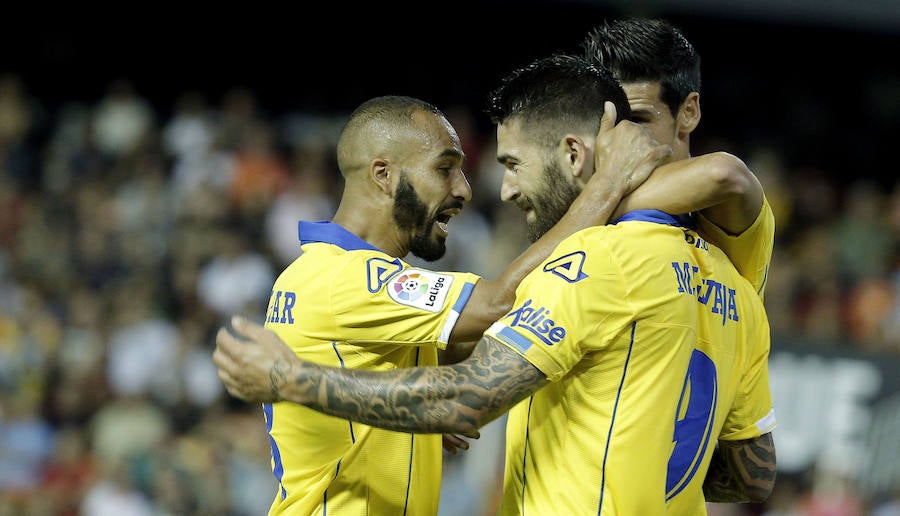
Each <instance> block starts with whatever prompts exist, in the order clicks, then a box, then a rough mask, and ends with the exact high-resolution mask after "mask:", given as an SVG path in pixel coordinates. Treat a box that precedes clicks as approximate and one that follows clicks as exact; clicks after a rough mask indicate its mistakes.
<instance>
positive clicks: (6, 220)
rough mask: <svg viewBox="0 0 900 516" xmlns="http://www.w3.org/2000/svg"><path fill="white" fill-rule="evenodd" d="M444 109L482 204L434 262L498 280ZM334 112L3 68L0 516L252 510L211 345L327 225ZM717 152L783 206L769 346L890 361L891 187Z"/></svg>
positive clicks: (895, 203)
mask: <svg viewBox="0 0 900 516" xmlns="http://www.w3.org/2000/svg"><path fill="white" fill-rule="evenodd" d="M441 107H442V108H444V109H445V111H446V112H447V114H448V117H449V118H450V120H451V122H452V123H453V124H454V125H455V126H456V128H457V130H458V131H459V132H460V136H461V138H462V140H463V148H464V150H465V152H466V154H467V174H468V175H469V180H470V183H471V184H472V187H473V192H474V194H473V201H472V203H471V206H469V208H468V209H466V210H463V214H462V215H460V216H459V217H457V218H455V219H454V220H453V221H452V222H451V228H450V229H451V231H450V238H449V242H448V253H447V255H446V256H445V257H444V258H442V259H441V260H440V261H439V262H437V263H431V264H428V265H429V266H430V267H433V268H440V269H445V270H468V271H473V272H477V273H480V274H482V275H485V276H488V277H495V276H496V275H497V274H498V273H499V272H500V271H501V270H502V269H503V267H504V266H505V265H506V264H508V263H509V262H510V261H511V260H512V259H513V258H514V257H515V256H517V255H518V254H519V253H520V252H521V251H522V249H523V248H524V246H525V245H527V241H526V240H525V237H524V230H523V224H522V221H521V215H520V214H519V213H518V212H517V211H516V210H515V209H514V208H513V207H510V206H506V205H503V204H502V203H500V202H499V187H500V180H501V176H502V169H501V168H500V167H499V165H497V163H496V161H495V160H494V152H493V148H492V145H493V137H494V136H493V133H491V132H489V131H485V130H484V129H482V127H483V124H480V123H479V117H482V116H483V115H482V114H481V113H478V112H477V111H473V110H472V109H470V108H467V107H464V106H441ZM348 115H349V112H347V113H330V114H322V113H312V112H278V111H270V110H267V109H266V108H264V107H263V106H262V105H261V103H260V102H259V100H258V98H257V97H256V96H255V95H254V92H252V91H250V90H246V89H233V90H230V91H228V92H227V93H226V94H224V95H222V96H221V98H210V97H209V96H207V95H204V94H203V93H201V92H185V93H183V94H182V95H181V96H179V97H178V99H177V100H176V101H175V102H173V105H171V106H159V105H154V104H152V103H151V102H150V100H149V99H148V98H146V97H145V96H143V95H142V93H141V92H140V90H139V89H138V88H137V86H136V85H135V84H133V83H131V82H129V81H128V80H119V81H115V82H113V83H111V84H110V85H109V87H108V90H107V91H106V92H105V93H104V94H103V95H102V98H100V99H99V100H97V101H96V102H83V101H80V102H75V101H73V102H71V103H62V104H59V105H54V106H48V105H44V104H42V103H41V101H40V99H38V98H35V97H34V96H32V95H31V93H30V91H29V89H28V87H27V84H25V82H24V81H23V80H22V78H21V77H19V76H16V75H6V76H3V77H0V242H2V245H0V515H5V514H16V515H19V514H53V515H75V514H83V515H85V516H97V515H109V514H116V515H145V514H146V515H169V514H171V515H176V514H177V515H181V514H198V515H206V514H209V515H212V514H216V515H235V516H238V515H260V514H265V512H266V510H267V508H268V505H269V503H270V501H271V499H272V497H273V495H274V489H275V484H274V479H273V477H272V475H271V472H270V470H269V450H268V441H267V439H266V436H265V427H264V424H263V419H262V414H261V411H260V410H259V408H258V407H256V406H248V405H247V404H244V403H241V402H238V401H236V400H233V399H231V398H230V397H229V396H228V395H227V393H225V392H224V390H223V388H222V386H221V384H220V383H219V380H218V378H217V376H216V370H215V368H214V366H213V364H212V362H211V353H212V349H213V346H214V334H215V331H216V330H217V329H218V328H219V326H220V325H222V324H223V323H224V322H225V321H226V320H227V318H228V316H229V315H231V314H234V313H243V314H245V315H248V316H249V317H251V318H255V319H258V320H259V319H261V317H262V315H263V313H264V311H265V307H266V304H267V301H268V297H269V291H270V288H271V285H272V283H273V282H274V279H275V277H276V275H277V274H278V273H279V271H280V270H281V269H282V268H283V267H285V266H286V265H287V264H288V263H290V262H291V261H292V260H293V259H294V258H295V257H296V256H297V255H298V254H299V253H300V248H299V245H298V242H297V221H298V220H299V219H305V220H320V219H327V218H330V217H331V215H332V214H333V212H334V209H335V208H336V204H337V202H338V199H339V195H340V193H341V189H342V183H341V177H340V175H339V173H338V172H337V168H336V164H335V156H334V154H335V149H334V145H335V143H336V140H337V136H338V134H339V131H340V129H341V127H342V124H343V122H344V120H346V117H347V116H348ZM712 141H713V139H710V140H709V142H712ZM714 141H715V147H716V148H718V149H723V150H729V151H732V152H735V153H736V154H738V155H740V156H742V157H743V158H744V159H745V161H746V162H747V163H748V165H749V166H750V168H751V169H752V170H754V172H755V173H756V174H757V176H758V177H759V179H760V181H761V182H762V184H763V186H764V188H765V190H766V193H767V196H768V198H769V201H770V202H771V204H772V206H773V209H774V210H775V216H776V221H777V223H778V228H777V234H776V246H775V254H774V258H773V265H772V269H771V271H770V275H769V279H768V287H767V294H766V305H767V309H768V312H769V317H770V321H771V326H772V330H773V334H774V336H775V340H774V344H773V345H774V346H777V345H778V337H779V336H787V337H791V338H793V339H801V340H804V341H807V342H809V343H812V344H814V345H817V346H824V347H830V348H842V347H843V348H853V349H855V350H858V351H862V352H865V353H872V354H882V353H886V354H892V355H900V180H898V181H897V182H896V183H895V184H887V185H886V184H884V182H883V181H879V180H878V179H875V178H867V177H866V176H865V175H862V174H859V173H858V172H859V171H841V172H842V173H845V175H844V177H838V175H836V174H835V173H834V172H831V173H826V171H823V170H818V169H816V168H813V167H805V168H796V167H794V168H789V167H788V166H787V165H786V162H785V160H784V159H783V158H782V156H781V155H780V154H779V152H778V151H777V150H776V149H772V148H766V147H754V148H743V147H740V146H739V145H740V143H739V142H728V141H725V140H723V139H721V138H718V139H715V140H714ZM697 145H698V146H697V148H696V149H695V152H696V153H699V152H703V151H704V150H713V144H712V143H704V142H698V144H697ZM704 146H706V147H709V149H704V148H703V147H704ZM851 174H852V177H851ZM689 187H690V185H685V188H689ZM410 261H411V262H412V263H416V264H423V265H424V263H423V262H418V261H417V260H416V259H415V258H412V257H410ZM301 303H302V302H301ZM301 306H302V304H301ZM499 438H500V439H502V433H501V435H500V437H499ZM479 444H482V443H477V442H476V443H474V446H477V445H479ZM461 460H462V459H459V458H456V457H454V458H453V459H452V460H450V461H448V468H449V469H448V474H447V482H448V483H450V482H453V481H455V480H459V479H460V478H461V477H466V478H468V479H469V480H471V479H472V478H473V477H472V475H471V474H465V473H460V474H458V475H455V474H454V473H453V471H457V470H458V471H460V472H464V471H465V468H464V467H463V466H461V465H460V464H461V463H460V461H461ZM492 460H493V459H492ZM491 482H492V481H491ZM489 487H491V489H493V487H494V486H493V484H492V485H491V486H489ZM847 489H849V490H850V493H851V495H852V485H851V486H847ZM485 491H486V492H487V491H489V490H487V489H486V490H485ZM816 496H817V494H816V491H815V490H812V489H800V488H798V489H795V490H794V491H793V492H792V498H791V499H788V500H787V501H784V500H782V499H779V500H778V503H779V504H781V505H780V507H781V508H782V509H778V510H776V508H774V506H773V507H745V508H742V509H735V511H736V512H727V514H751V513H752V514H764V513H765V514H770V515H773V516H774V515H776V514H778V515H786V514H804V515H806V514H809V515H812V514H826V512H822V511H819V512H816V509H815V502H816ZM850 498H851V500H854V502H853V503H855V505H851V506H850V509H848V510H850V511H851V512H846V513H828V514H864V513H866V512H864V511H868V510H872V509H873V505H874V504H875V501H872V500H865V499H861V498H857V499H853V497H852V496H851V497H850ZM471 500H475V501H477V502H478V503H483V504H490V503H491V496H490V494H484V496H480V495H479V496H474V497H470V501H471ZM773 504H774V502H773ZM804 504H805V505H804ZM443 507H444V506H442V511H443V510H444V509H443ZM810 507H812V508H810ZM783 508H787V509H783ZM718 510H719V511H723V512H719V513H718V514H726V512H724V511H725V509H724V508H723V509H718ZM447 511H448V512H447V514H448V515H449V514H451V512H449V511H450V509H447ZM466 511H467V512H466V514H472V510H471V509H466ZM788 511H796V512H788ZM804 511H806V512H804ZM458 514H462V513H458ZM885 514H887V513H885ZM893 514H896V512H895V513H893Z"/></svg>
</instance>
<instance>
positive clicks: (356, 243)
mask: <svg viewBox="0 0 900 516" xmlns="http://www.w3.org/2000/svg"><path fill="white" fill-rule="evenodd" d="M297 233H298V235H299V236H300V245H304V244H309V243H312V242H323V243H326V244H334V245H336V246H338V247H340V248H341V249H345V250H347V251H362V250H370V251H381V249H378V248H377V247H375V246H373V245H372V244H370V243H368V242H366V241H365V240H363V239H362V238H359V237H358V236H356V235H354V234H353V233H351V232H349V231H347V230H346V229H344V228H343V227H341V226H340V225H338V224H335V223H334V222H331V221H330V220H320V221H317V222H310V221H305V220H301V221H300V223H299V224H297Z"/></svg>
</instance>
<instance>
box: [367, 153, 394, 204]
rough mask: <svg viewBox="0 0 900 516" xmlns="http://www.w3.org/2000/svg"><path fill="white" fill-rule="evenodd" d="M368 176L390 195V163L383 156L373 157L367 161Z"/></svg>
mask: <svg viewBox="0 0 900 516" xmlns="http://www.w3.org/2000/svg"><path fill="white" fill-rule="evenodd" d="M369 177H370V178H372V182H373V183H375V185H376V186H377V187H378V188H379V189H380V190H381V191H382V192H384V193H385V194H387V195H392V194H391V192H392V191H393V188H392V187H391V163H390V161H388V160H386V159H384V158H376V159H373V160H372V162H371V163H369Z"/></svg>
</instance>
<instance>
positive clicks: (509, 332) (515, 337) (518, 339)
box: [497, 326, 531, 354]
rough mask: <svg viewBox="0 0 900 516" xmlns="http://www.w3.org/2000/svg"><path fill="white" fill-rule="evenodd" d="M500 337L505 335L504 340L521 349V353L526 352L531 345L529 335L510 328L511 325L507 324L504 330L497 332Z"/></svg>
mask: <svg viewBox="0 0 900 516" xmlns="http://www.w3.org/2000/svg"><path fill="white" fill-rule="evenodd" d="M497 336H498V337H503V342H506V343H507V344H511V345H512V346H513V347H514V348H516V349H517V350H519V353H522V354H525V352H527V351H528V348H530V347H531V341H530V340H528V338H527V337H525V336H523V335H521V334H520V333H519V332H517V331H516V330H514V329H512V328H510V327H509V326H505V327H504V328H503V329H502V330H500V331H499V332H497Z"/></svg>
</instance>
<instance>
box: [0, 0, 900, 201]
mask: <svg viewBox="0 0 900 516" xmlns="http://www.w3.org/2000/svg"><path fill="white" fill-rule="evenodd" d="M767 4H771V5H767ZM782 4H785V3H784V2H766V1H765V0H760V1H757V2H734V1H724V0H723V1H720V2H712V1H704V0H691V1H687V0H684V1H681V2H674V1H673V2H666V1H661V0H657V1H651V0H644V1H640V2H624V1H622V2H617V1H607V2H601V1H593V2H573V1H559V2H549V1H541V2H508V1H490V2H479V3H476V2H446V3H426V2H422V3H391V4H381V3H368V4H363V5H362V6H359V5H354V4H348V3H330V4H327V5H326V4H312V3H308V2H307V3H303V4H294V5H292V6H291V7H290V8H286V7H284V6H274V5H266V4H247V3H244V4H231V6H230V7H224V6H222V7H221V8H218V9H213V8H210V9H209V10H208V11H190V10H188V6H187V5H169V6H166V5H165V4H162V5H157V4H154V5H153V6H152V8H149V7H147V8H142V7H140V6H135V5H130V6H128V10H127V12H126V11H125V10H122V11H118V10H114V9H110V10H108V11H97V12H96V13H93V14H89V13H86V12H84V11H83V10H80V11H73V12H71V13H67V12H60V11H55V12H54V13H53V16H52V19H44V18H42V17H41V16H42V15H41V14H40V13H35V14H34V15H32V16H22V17H20V18H15V17H11V18H9V19H7V20H6V24H7V25H8V27H7V30H6V31H3V32H2V36H0V38H2V40H0V44H2V48H3V53H4V54H3V55H2V57H3V59H2V60H0V63H2V64H0V67H2V70H0V71H11V72H15V73H18V74H20V75H21V76H22V77H23V78H24V80H25V84H26V85H27V87H28V89H29V92H30V93H31V94H32V95H33V96H35V97H37V98H38V99H39V100H40V101H41V102H42V103H43V104H44V106H45V107H46V108H47V109H48V110H50V111H51V112H52V111H53V110H54V109H56V108H58V107H59V106H60V105H61V104H62V103H65V102H71V101H85V102H94V101H96V100H98V99H99V98H101V97H102V95H103V94H104V92H105V89H106V87H107V85H109V84H110V82H111V81H112V80H114V79H116V78H120V77H124V78H128V79H130V80H131V81H132V82H133V83H134V84H135V85H136V87H137V89H138V91H139V93H141V94H142V95H143V96H145V97H147V98H148V99H149V100H150V101H151V102H152V103H153V104H154V106H155V107H156V108H157V109H158V110H159V111H160V113H161V114H162V115H163V116H165V115H166V114H167V113H168V112H169V111H170V110H171V108H172V105H173V103H174V100H175V98H176V97H177V96H178V95H179V94H180V93H182V92H184V91H186V90H197V91H201V92H203V93H205V94H206V95H207V96H208V97H209V98H210V100H211V101H213V102H215V101H216V100H217V99H218V97H219V96H221V95H222V94H223V93H224V92H226V91H227V90H228V89H230V88H232V87H235V86H244V87H247V88H249V89H251V90H252V91H253V92H254V93H255V94H256V95H257V97H258V99H259V101H260V103H261V105H262V106H263V108H264V109H266V110H267V111H269V112H270V113H273V114H278V113H283V112H286V111H291V110H305V111H313V112H335V111H346V110H349V109H352V108H353V107H354V106H356V105H357V104H359V103H360V102H361V101H363V100H365V99H367V98H369V97H372V96H375V95H379V94H385V93H401V94H410V95H414V96H419V97H422V98H425V99H427V100H430V101H432V102H434V103H435V104H437V105H438V106H440V107H444V108H446V107H448V106H451V105H453V104H464V105H467V106H469V107H470V108H471V109H473V110H476V111H479V110H480V109H481V107H482V106H483V101H484V96H485V94H486V93H487V92H488V91H489V89H490V88H492V87H493V86H495V85H496V84H497V81H498V80H499V78H500V77H501V76H502V75H503V74H504V73H505V72H507V71H508V70H510V69H511V68H512V67H514V66H517V65H520V64H524V63H525V62H527V61H528V60H530V59H531V58H534V57H537V56H539V55H543V54H546V53H549V52H552V51H557V50H573V49H574V47H575V45H577V43H578V42H579V41H580V39H581V37H582V36H583V35H584V33H585V32H586V31H587V30H588V29H589V28H590V27H591V26H593V25H595V24H597V23H599V22H600V21H602V20H603V19H604V18H606V17H616V16H624V15H631V14H638V15H649V16H663V17H667V18H669V19H670V20H672V21H674V22H675V23H676V24H678V25H679V26H680V27H681V28H682V29H683V30H684V32H685V33H686V35H687V36H688V38H689V39H690V40H692V42H693V43H694V45H695V46H696V47H697V49H698V51H699V52H700V54H701V56H702V58H703V77H704V91H703V96H702V106H703V109H704V111H703V123H702V124H701V126H700V129H699V130H698V131H697V133H696V136H695V141H696V142H698V143H697V145H698V146H700V148H704V147H715V146H717V145H718V146H725V147H732V146H735V148H727V149H726V150H732V151H734V152H739V151H741V150H743V149H744V148H746V147H747V146H750V145H754V144H757V143H765V144H771V145H773V146H774V147H775V148H776V149H777V150H779V151H780V152H781V153H782V155H783V156H784V158H785V160H786V162H787V163H788V165H789V166H793V167H806V166H809V167H814V168H817V169H820V170H822V171H824V172H825V173H827V174H828V175H830V176H832V177H835V178H836V179H838V180H841V179H843V178H852V177H855V176H858V175H867V176H871V177H874V178H878V179H880V180H881V181H882V183H883V184H884V185H885V186H888V185H890V184H892V183H893V181H894V180H895V177H896V176H897V170H896V166H895V165H894V159H893V153H892V152H890V149H891V148H892V147H893V145H895V144H896V142H897V140H898V137H900V124H898V120H900V65H898V62H900V57H898V51H900V2H887V1H878V0H869V1H868V2H867V1H860V2H853V3H850V2H840V3H838V2H834V1H829V0H822V1H818V2H813V1H808V2H802V1H801V2H796V1H795V2H789V3H787V4H788V5H782ZM123 9H124V7H123ZM43 16H46V14H44V15H43ZM36 20H40V21H36ZM478 122H479V123H480V124H481V127H482V128H483V129H484V130H485V131H486V132H488V131H490V126H489V124H488V121H487V119H486V117H484V116H483V115H481V114H480V113H479V114H478Z"/></svg>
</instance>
